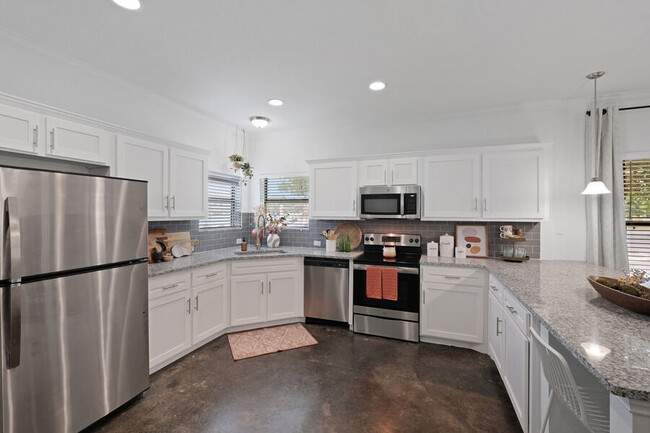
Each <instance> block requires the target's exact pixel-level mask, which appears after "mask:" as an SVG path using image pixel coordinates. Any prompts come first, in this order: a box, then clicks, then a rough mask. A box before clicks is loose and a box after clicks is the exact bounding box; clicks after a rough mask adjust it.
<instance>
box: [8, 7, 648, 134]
mask: <svg viewBox="0 0 650 433" xmlns="http://www.w3.org/2000/svg"><path fill="white" fill-rule="evenodd" d="M141 1H142V3H143V8H142V9H141V10H140V11H137V12H129V11H126V10H123V9H120V8H119V7H117V6H115V5H114V4H113V3H112V2H111V1H110V0H92V1H91V0H0V11H1V13H0V26H2V27H4V28H5V29H6V30H8V31H10V32H12V33H14V34H16V35H18V36H23V37H25V38H26V39H29V40H31V41H33V42H36V43H38V44H42V45H45V46H47V47H51V48H53V49H54V51H55V52H58V53H62V54H65V55H68V56H72V57H74V58H77V59H79V60H81V61H83V62H85V63H87V64H89V65H91V66H93V67H95V68H98V69H101V70H103V71H106V72H109V73H111V74H113V75H116V76H118V77H120V78H122V79H124V80H127V81H129V82H132V83H134V84H136V85H138V86H141V87H143V88H146V89H148V90H150V91H153V92H155V93H157V94H159V95H162V96H165V97H167V98H169V99H172V100H174V101H176V102H178V103H180V104H183V105H185V106H187V107H190V108H192V109H194V110H197V111H200V112H202V113H206V114H208V115H210V116H212V117H216V118H218V119H221V120H224V121H226V122H229V123H233V124H237V125H247V124H248V117H250V116H252V115H263V116H268V117H270V118H271V119H272V121H273V123H272V125H271V126H270V127H269V128H268V129H267V130H265V131H269V132H270V131H277V130H287V129H296V128H312V127H322V126H331V125H336V124H342V123H349V122H376V123H382V124H385V123H391V124H394V123H400V122H413V121H418V120H424V119H426V118H427V117H431V116H435V115H439V114H441V113H444V112H449V111H458V110H466V109H474V108H485V107H490V106H495V105H504V104H512V103H518V102H529V101H536V100H549V99H557V98H567V97H575V96H581V95H589V94H590V92H591V87H590V86H591V84H590V83H589V82H588V81H587V80H586V79H585V78H584V75H585V74H587V73H588V72H591V71H594V70H600V69H602V70H605V71H607V75H606V76H605V77H604V78H603V79H601V80H600V81H599V84H600V89H602V91H603V92H607V93H611V92H616V93H618V92H626V91H634V90H642V89H648V88H650V82H649V80H648V77H650V55H648V53H650V25H648V23H650V2H648V1H647V0H638V1H631V0H617V1H611V0H603V1H598V0H544V1H522V0H490V1H485V0H472V1H470V0H467V1H434V0H419V1H415V0H401V1H399V0H326V1H323V0H230V1H225V0H191V1H190V0H141ZM376 79H381V80H384V81H386V82H387V83H388V87H387V89H386V90H384V91H383V92H378V93H374V92H370V91H369V90H368V88H367V86H368V84H369V83H370V82H371V81H373V80H376ZM269 98H282V99H284V101H285V105H284V106H283V107H270V106H269V105H267V103H266V101H267V100H268V99H269Z"/></svg>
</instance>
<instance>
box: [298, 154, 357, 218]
mask: <svg viewBox="0 0 650 433" xmlns="http://www.w3.org/2000/svg"><path fill="white" fill-rule="evenodd" d="M357 196H358V191H357V162H356V161H352V162H333V163H317V164H312V165H310V167H309V217H310V218H322V219H338V218H358V212H357V208H358V206H357Z"/></svg>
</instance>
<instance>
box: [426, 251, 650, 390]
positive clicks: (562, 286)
mask: <svg viewBox="0 0 650 433" xmlns="http://www.w3.org/2000/svg"><path fill="white" fill-rule="evenodd" d="M420 263H421V264H422V265H431V266H467V267H476V268H484V269H487V270H488V271H489V272H490V273H491V274H492V275H494V276H495V277H496V278H498V279H499V280H500V281H501V282H502V283H503V284H504V285H505V286H506V287H508V288H509V289H510V290H511V291H512V293H513V294H514V295H515V296H516V297H517V298H518V299H519V300H520V301H521V302H522V303H523V304H524V305H526V306H527V307H528V309H529V310H530V311H531V312H532V313H533V314H534V315H535V316H537V317H538V318H539V319H540V320H541V321H542V322H543V323H544V324H545V326H546V327H547V328H548V330H549V332H551V333H552V334H553V335H554V336H555V337H557V338H558V340H559V341H560V342H561V343H562V344H563V345H564V346H565V347H566V348H567V349H568V350H569V351H570V352H571V353H573V355H574V356H575V357H576V358H577V359H578V360H579V361H580V362H581V363H582V364H583V365H584V366H585V367H587V368H588V369H589V370H590V371H591V372H592V373H593V374H594V375H595V376H596V377H597V378H598V379H599V380H600V381H601V382H602V383H603V384H604V385H606V386H607V387H608V389H609V390H610V392H612V393H613V394H616V395H620V396H623V397H628V398H631V399H637V400H650V317H649V316H644V315H641V314H637V313H633V312H631V311H628V310H625V309H623V308H621V307H619V306H617V305H615V304H613V303H611V302H609V301H607V300H606V299H604V298H602V297H601V296H600V295H599V294H598V293H597V292H596V291H595V290H594V289H593V288H592V287H591V285H590V284H589V282H588V281H587V276H588V275H603V276H611V277H619V276H620V275H621V273H620V272H617V271H615V270H613V269H607V268H603V267H600V266H595V265H590V264H587V263H583V262H574V261H557V260H530V261H528V262H525V263H508V262H504V261H502V260H496V259H454V258H441V257H434V258H428V257H427V256H422V260H421V262H420ZM590 342H593V343H598V344H600V345H601V346H605V347H607V348H609V349H610V350H611V353H610V354H608V355H607V356H605V357H604V358H603V359H602V360H595V359H593V358H590V357H589V356H588V355H587V354H586V352H585V351H584V349H583V348H582V346H581V343H590Z"/></svg>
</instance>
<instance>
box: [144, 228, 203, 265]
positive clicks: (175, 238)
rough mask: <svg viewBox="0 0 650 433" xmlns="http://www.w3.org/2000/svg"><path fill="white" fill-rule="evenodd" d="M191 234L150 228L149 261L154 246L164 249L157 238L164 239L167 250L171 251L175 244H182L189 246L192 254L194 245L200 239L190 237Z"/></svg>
mask: <svg viewBox="0 0 650 433" xmlns="http://www.w3.org/2000/svg"><path fill="white" fill-rule="evenodd" d="M190 236H191V234H190V232H176V233H167V230H165V229H155V230H150V231H149V247H148V253H149V254H148V255H149V263H151V253H152V250H153V248H155V249H156V251H161V250H162V247H161V246H160V244H159V243H157V242H156V241H157V240H162V242H163V243H164V244H165V247H166V250H167V251H170V252H171V250H172V248H173V247H174V245H181V246H183V247H185V248H187V250H188V251H189V252H190V255H192V254H193V252H192V246H196V245H198V244H199V241H198V240H197V239H190Z"/></svg>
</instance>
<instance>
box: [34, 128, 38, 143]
mask: <svg viewBox="0 0 650 433" xmlns="http://www.w3.org/2000/svg"><path fill="white" fill-rule="evenodd" d="M33 143H34V148H38V125H36V126H34V140H33Z"/></svg>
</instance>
